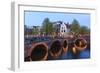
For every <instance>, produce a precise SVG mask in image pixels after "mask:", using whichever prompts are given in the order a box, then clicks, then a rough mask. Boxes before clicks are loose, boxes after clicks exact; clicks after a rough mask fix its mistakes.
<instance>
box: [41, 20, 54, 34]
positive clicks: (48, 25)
mask: <svg viewBox="0 0 100 73" xmlns="http://www.w3.org/2000/svg"><path fill="white" fill-rule="evenodd" d="M53 30H54V29H53V23H52V22H50V20H49V18H45V19H44V21H43V23H42V31H43V32H44V33H45V34H46V35H50V34H52V32H53Z"/></svg>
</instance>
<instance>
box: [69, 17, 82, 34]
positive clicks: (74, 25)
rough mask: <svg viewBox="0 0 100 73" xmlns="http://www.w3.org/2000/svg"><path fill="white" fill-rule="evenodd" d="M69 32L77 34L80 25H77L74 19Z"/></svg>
mask: <svg viewBox="0 0 100 73" xmlns="http://www.w3.org/2000/svg"><path fill="white" fill-rule="evenodd" d="M70 30H71V32H73V33H75V34H79V30H80V24H79V22H78V21H77V20H76V19H74V20H73V21H72V24H71V28H70Z"/></svg>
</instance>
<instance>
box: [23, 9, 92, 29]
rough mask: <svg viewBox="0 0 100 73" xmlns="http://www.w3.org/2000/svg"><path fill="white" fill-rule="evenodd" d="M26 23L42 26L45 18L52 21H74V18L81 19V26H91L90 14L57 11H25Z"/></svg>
mask: <svg viewBox="0 0 100 73" xmlns="http://www.w3.org/2000/svg"><path fill="white" fill-rule="evenodd" d="M24 14H25V25H27V26H33V25H34V26H41V24H42V22H43V20H44V19H45V18H49V19H50V21H51V22H55V21H63V22H65V23H67V22H69V23H72V21H73V19H76V20H78V21H79V23H80V25H81V26H83V25H84V26H87V27H89V28H90V14H82V13H81V14H80V13H57V12H34V11H25V13H24Z"/></svg>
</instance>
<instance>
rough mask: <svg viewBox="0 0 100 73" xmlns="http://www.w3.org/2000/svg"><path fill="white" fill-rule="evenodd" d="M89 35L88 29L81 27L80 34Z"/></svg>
mask: <svg viewBox="0 0 100 73" xmlns="http://www.w3.org/2000/svg"><path fill="white" fill-rule="evenodd" d="M89 33H90V29H89V28H88V27H86V26H81V27H80V34H89Z"/></svg>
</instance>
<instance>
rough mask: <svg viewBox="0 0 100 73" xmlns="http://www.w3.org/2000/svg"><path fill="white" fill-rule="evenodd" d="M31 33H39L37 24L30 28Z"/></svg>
mask: <svg viewBox="0 0 100 73" xmlns="http://www.w3.org/2000/svg"><path fill="white" fill-rule="evenodd" d="M32 34H33V35H37V34H39V29H38V26H34V27H33V29H32Z"/></svg>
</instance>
